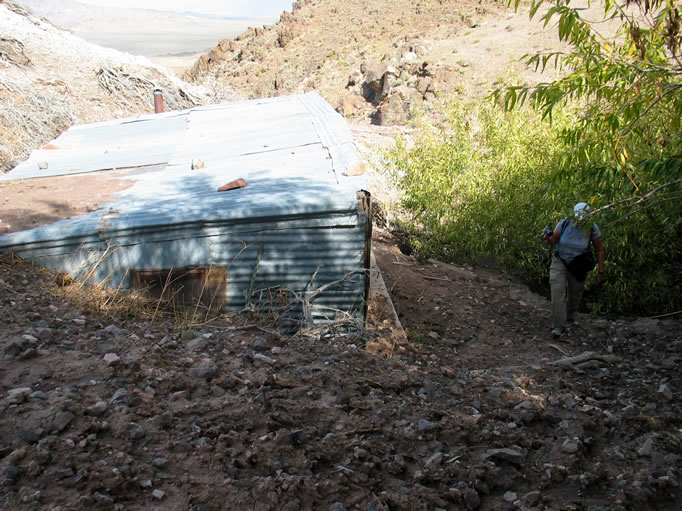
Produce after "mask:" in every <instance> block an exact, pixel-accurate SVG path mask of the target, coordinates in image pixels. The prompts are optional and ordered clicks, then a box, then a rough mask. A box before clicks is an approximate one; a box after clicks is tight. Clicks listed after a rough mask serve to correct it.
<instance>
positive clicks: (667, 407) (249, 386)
mask: <svg viewBox="0 0 682 511" xmlns="http://www.w3.org/2000/svg"><path fill="white" fill-rule="evenodd" d="M377 253H378V260H379V264H380V265H383V266H384V267H388V268H387V270H386V274H387V280H388V282H389V286H390V287H392V288H393V291H394V292H396V294H397V296H398V298H397V299H396V307H397V308H398V310H399V312H400V311H402V317H403V320H404V321H405V322H406V324H407V323H408V322H410V321H412V320H413V318H412V316H411V315H412V314H414V312H410V311H409V309H408V308H406V307H405V305H406V303H407V301H406V300H405V299H404V298H401V295H402V294H404V293H405V292H406V289H407V288H406V287H401V286H407V285H409V284H410V282H412V279H417V278H419V279H421V287H422V288H428V286H427V285H425V284H428V283H431V282H437V284H438V285H443V286H451V287H450V288H449V292H450V293H451V294H450V295H448V297H447V300H448V301H449V302H450V303H449V305H448V304H446V301H445V300H444V299H440V298H438V296H439V295H438V292H439V290H440V288H436V287H432V288H429V289H430V291H427V292H426V293H423V294H422V299H421V300H417V299H415V298H413V299H412V301H411V305H414V304H417V305H421V306H423V307H424V308H423V309H422V310H421V312H420V315H421V317H422V318H424V321H430V320H432V318H430V317H429V314H436V313H437V314H440V315H441V317H445V316H442V314H441V313H442V312H444V311H445V312H447V320H445V321H442V322H441V323H443V324H450V323H452V324H454V323H457V322H459V323H460V324H461V325H462V326H463V328H461V329H459V330H457V329H452V330H451V334H452V335H450V334H447V333H446V332H447V329H446V330H444V331H438V332H435V331H434V330H437V327H436V325H432V329H431V330H429V331H428V332H433V334H427V335H424V336H423V337H418V335H417V333H416V332H417V331H418V330H419V329H420V328H421V326H420V324H419V323H418V322H417V321H416V320H415V321H414V323H411V324H410V325H409V326H408V337H409V338H410V339H411V343H410V344H408V345H404V346H400V347H398V348H399V349H396V350H395V352H394V355H393V357H392V358H390V359H387V358H384V357H382V356H379V355H377V354H373V353H369V352H368V351H367V350H364V349H362V346H360V345H357V344H350V341H347V340H344V339H325V338H320V339H317V340H312V341H311V340H302V339H295V338H285V337H282V336H280V335H278V334H276V333H266V332H264V331H262V330H258V329H250V328H243V329H239V328H237V327H235V326H234V325H232V326H225V327H224V328H220V329H211V328H201V327H198V328H194V329H190V330H178V328H177V325H176V324H174V323H173V321H172V320H170V319H163V320H156V321H154V322H151V321H143V320H131V319H125V318H122V317H119V318H116V317H114V318H110V317H105V316H103V315H100V314H97V313H95V312H92V311H89V310H88V309H86V308H83V307H79V306H77V305H75V304H73V303H70V302H68V301H66V300H64V299H63V298H62V297H61V295H60V294H59V289H58V288H56V287H55V286H56V285H55V284H52V282H53V280H54V279H53V277H51V276H50V274H48V273H47V272H45V271H43V270H40V269H38V268H36V267H33V266H31V265H28V264H26V263H23V262H21V261H18V260H15V259H12V258H9V257H6V256H2V259H0V308H1V309H2V316H1V317H2V319H1V321H2V332H3V334H2V337H1V338H0V342H1V344H2V349H1V350H0V354H1V356H2V358H3V361H2V366H1V367H2V370H1V371H2V372H1V374H2V399H1V400H0V411H1V418H0V433H1V435H0V438H2V444H0V484H1V485H2V495H1V498H0V503H1V504H0V506H4V508H6V509H49V510H53V511H54V510H65V509H76V508H77V509H150V508H158V509H192V510H196V511H198V510H214V509H215V510H217V509H222V508H223V507H224V504H225V503H226V502H229V503H230V506H231V507H232V508H234V509H244V508H249V509H263V510H265V509H289V510H294V509H329V510H336V511H340V510H344V509H345V510H352V509H372V508H373V509H405V510H407V509H411V510H412V509H510V510H511V509H566V508H567V506H571V505H572V506H576V507H579V508H584V509H594V510H597V509H674V508H677V506H678V505H679V503H680V490H679V486H678V485H679V477H680V473H679V466H680V454H681V452H682V445H681V442H680V435H679V431H680V429H679V428H680V418H681V415H680V405H679V401H678V398H677V396H678V392H679V391H678V388H677V385H678V382H679V381H680V378H679V377H680V369H679V360H680V357H679V353H680V343H681V342H682V341H681V340H680V337H679V329H678V328H679V323H678V322H674V321H668V322H666V321H659V320H639V321H636V322H608V321H605V320H602V321H601V322H599V323H598V324H597V325H596V326H594V331H592V332H589V333H587V334H586V339H587V340H586V344H588V346H585V347H584V348H585V349H583V347H582V346H573V345H571V344H570V343H562V345H561V346H557V348H556V349H554V348H550V347H548V346H547V344H548V341H543V340H539V339H536V340H534V341H532V342H530V341H525V342H524V341H522V340H521V337H523V338H525V339H528V338H529V336H532V335H533V332H532V331H530V330H529V327H528V326H527V325H522V324H519V325H517V326H518V327H519V330H523V331H524V332H525V333H523V334H521V333H519V334H514V333H513V331H514V325H513V322H514V315H513V314H512V315H501V314H499V313H496V312H495V311H496V310H497V307H491V305H490V304H491V303H492V297H493V296H494V295H495V296H505V295H509V294H510V292H509V290H508V289H506V288H505V287H504V286H506V284H504V285H498V286H493V285H490V283H491V282H492V281H489V280H486V279H485V278H483V277H481V275H480V274H479V273H477V272H476V271H475V270H460V271H454V270H453V271H450V269H448V267H447V266H439V267H438V268H437V270H435V269H434V267H433V266H431V267H430V268H429V267H426V268H422V269H421V270H419V266H418V265H417V264H416V263H414V262H413V263H411V264H412V266H410V265H408V264H405V265H392V262H393V261H395V259H394V258H395V257H397V256H396V253H394V247H390V246H389V245H381V244H379V246H378V252H377ZM396 271H399V272H400V273H399V274H396V273H395V272H396ZM428 271H438V272H441V273H442V274H447V275H448V281H445V280H439V281H429V280H425V279H424V277H425V276H428V275H429V273H428ZM443 272H444V273H443ZM396 277H400V278H401V279H402V283H400V284H398V285H393V284H391V282H393V281H392V279H394V278H396ZM414 282H417V281H416V280H415V281H414ZM495 282H502V280H495ZM399 287H400V289H398V288H399ZM412 287H413V288H415V292H418V291H419V290H420V287H419V286H417V287H415V286H412ZM455 289H457V290H458V291H459V293H461V294H466V295H467V296H468V297H469V298H467V299H466V300H460V299H459V298H457V294H456V292H455ZM512 296H513V297H512ZM436 299H439V300H440V305H438V306H434V303H435V302H433V300H436ZM505 300H506V301H507V302H508V303H509V304H510V306H511V305H514V306H515V307H516V306H522V305H519V302H525V303H526V305H525V306H526V307H531V306H532V296H530V292H526V293H522V292H520V291H519V290H518V289H515V290H514V293H511V296H510V297H509V298H506V299H505ZM538 300H541V299H538ZM477 302H478V303H480V304H481V305H480V306H477V305H476V303H477ZM485 302H488V303H487V304H486V303H485ZM435 307H438V310H433V309H434V308H435ZM465 307H471V308H473V309H474V311H473V312H474V314H471V315H470V314H468V310H467V309H465ZM428 311H430V312H428ZM491 320H494V321H496V325H497V327H499V328H503V329H505V330H507V334H503V335H504V337H509V338H510V339H511V340H512V342H511V343H509V344H507V345H503V346H502V347H498V348H497V349H492V350H491V349H490V347H489V346H488V345H489V343H490V342H492V337H487V336H486V334H485V331H487V329H486V328H485V323H488V324H491V323H490V321H491ZM410 328H413V329H412V330H410ZM491 331H492V330H491ZM378 342H380V340H373V341H372V343H374V344H377V343H378ZM372 343H370V344H372ZM571 348H577V349H576V350H575V351H576V352H577V353H578V354H579V355H580V356H579V357H575V356H573V357H571V356H569V355H570V353H569V351H571ZM558 350H563V351H565V352H566V353H565V354H562V353H559V352H558ZM512 351H516V352H517V355H518V354H519V353H518V352H520V354H521V357H520V358H519V359H515V360H522V361H523V362H522V363H516V362H515V363H513V364H511V365H508V364H506V363H505V361H506V362H508V361H509V360H511V357H508V359H509V360H507V359H506V358H505V356H506V355H507V354H508V353H511V352H512ZM481 352H485V359H484V358H481V357H480V355H481V354H482V353H481ZM585 353H588V354H587V355H585ZM590 353H591V355H590ZM482 360H486V362H483V363H482V362H481V361H482Z"/></svg>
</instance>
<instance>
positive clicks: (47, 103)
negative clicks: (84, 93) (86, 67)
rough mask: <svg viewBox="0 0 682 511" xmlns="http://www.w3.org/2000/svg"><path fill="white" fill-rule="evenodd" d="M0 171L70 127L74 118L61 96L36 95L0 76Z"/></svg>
mask: <svg viewBox="0 0 682 511" xmlns="http://www.w3.org/2000/svg"><path fill="white" fill-rule="evenodd" d="M0 101H2V104H1V105H0V171H2V172H7V171H8V170H10V169H12V168H13V167H14V166H16V164H17V163H18V162H19V161H21V160H23V159H25V158H26V157H28V155H29V154H30V153H31V151H32V150H33V149H34V148H35V147H39V146H41V145H43V144H45V143H47V142H49V141H50V140H52V139H53V138H55V137H56V136H57V135H58V134H59V133H61V132H62V131H64V130H65V129H67V128H68V127H69V126H71V125H72V124H73V123H74V121H75V116H74V113H73V111H72V110H71V108H70V106H69V105H68V104H67V103H66V102H65V101H64V100H63V98H62V97H60V96H58V95H57V94H53V93H51V92H36V91H33V90H30V89H28V88H27V87H25V86H22V85H20V84H17V83H13V82H12V81H10V80H7V79H3V78H2V77H1V76H0Z"/></svg>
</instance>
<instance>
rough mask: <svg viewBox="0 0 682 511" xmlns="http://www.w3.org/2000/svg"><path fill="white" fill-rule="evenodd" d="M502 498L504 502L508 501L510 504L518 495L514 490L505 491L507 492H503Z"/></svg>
mask: <svg viewBox="0 0 682 511" xmlns="http://www.w3.org/2000/svg"><path fill="white" fill-rule="evenodd" d="M502 498H503V499H504V501H505V502H508V503H510V504H511V503H513V502H516V500H517V499H518V496H517V495H516V492H513V491H507V492H504V496H503V497H502Z"/></svg>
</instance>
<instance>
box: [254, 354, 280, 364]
mask: <svg viewBox="0 0 682 511" xmlns="http://www.w3.org/2000/svg"><path fill="white" fill-rule="evenodd" d="M253 358H254V360H260V361H262V362H265V363H266V364H270V365H275V364H276V363H277V360H275V359H274V358H270V357H268V356H266V355H263V354H262V353H256V354H255V355H254V356H253Z"/></svg>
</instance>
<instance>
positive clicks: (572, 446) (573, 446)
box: [561, 438, 580, 454]
mask: <svg viewBox="0 0 682 511" xmlns="http://www.w3.org/2000/svg"><path fill="white" fill-rule="evenodd" d="M578 449H580V445H579V444H578V442H576V441H574V440H570V439H568V438H567V439H566V440H564V443H563V444H561V450H562V451H563V452H565V453H567V454H575V453H576V452H578Z"/></svg>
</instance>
